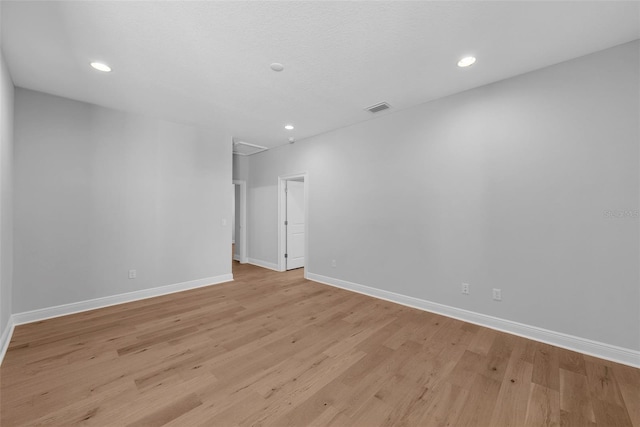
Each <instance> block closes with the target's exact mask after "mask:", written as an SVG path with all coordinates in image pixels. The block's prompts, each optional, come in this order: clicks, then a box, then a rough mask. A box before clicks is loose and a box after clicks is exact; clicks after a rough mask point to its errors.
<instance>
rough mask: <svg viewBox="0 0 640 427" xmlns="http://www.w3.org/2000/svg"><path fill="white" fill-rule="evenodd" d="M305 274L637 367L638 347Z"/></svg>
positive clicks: (372, 294)
mask: <svg viewBox="0 0 640 427" xmlns="http://www.w3.org/2000/svg"><path fill="white" fill-rule="evenodd" d="M307 278H308V279H309V280H313V281H314V282H319V283H323V284H325V285H330V286H335V287H337V288H342V289H346V290H348V291H353V292H358V293H361V294H364V295H368V296H371V297H374V298H379V299H383V300H386V301H390V302H394V303H397V304H402V305H406V306H408V307H412V308H417V309H419V310H424V311H429V312H432V313H437V314H441V315H443V316H447V317H453V318H454V319H459V320H462V321H465V322H469V323H473V324H476V325H480V326H485V327H487V328H491V329H496V330H498V331H502V332H507V333H510V334H513V335H518V336H521V337H524V338H529V339H532V340H534V341H540V342H544V343H547V344H551V345H554V346H556V347H562V348H566V349H569V350H573V351H577V352H579V353H584V354H588V355H590V356H594V357H599V358H601V359H606V360H611V361H613V362H617V363H622V364H624V365H629V366H633V367H636V368H640V351H637V350H632V349H628V348H623V347H618V346H614V345H610V344H605V343H602V342H598V341H592V340H589V339H586V338H580V337H576V336H573V335H568V334H564V333H562V332H555V331H550V330H548V329H543V328H538V327H536V326H530V325H525V324H522V323H518V322H513V321H511V320H505V319H500V318H497V317H493V316H487V315H486V314H480V313H475V312H473V311H468V310H463V309H461V308H455V307H451V306H448V305H444V304H439V303H435V302H431V301H427V300H422V299H419V298H414V297H410V296H406V295H402V294H397V293H394V292H389V291H385V290H382V289H376V288H371V287H369V286H364V285H359V284H357V283H352V282H348V281H345V280H340V279H335V278H332V277H327V276H322V275H319V274H315V273H308V274H307Z"/></svg>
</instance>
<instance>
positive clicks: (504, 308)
mask: <svg viewBox="0 0 640 427" xmlns="http://www.w3.org/2000/svg"><path fill="white" fill-rule="evenodd" d="M639 50H640V42H638V41H635V42H632V43H628V44H625V45H621V46H618V47H615V48H612V49H608V50H605V51H601V52H598V53H595V54H592V55H588V56H585V57H581V58H578V59H575V60H571V61H567V62H564V63H560V64H557V65H554V66H551V67H548V68H544V69H540V70H537V71H534V72H531V73H527V74H524V75H521V76H518V77H515V78H511V79H508V80H504V81H501V82H497V83H494V84H491V85H487V86H483V87H479V88H476V89H473V90H469V91H466V92H463V93H460V94H457V95H454V96H450V97H446V98H443V99H439V100H436V101H433V102H429V103H426V104H423V105H421V106H418V107H415V108H411V109H407V110H403V111H399V112H395V113H393V114H388V115H385V116H382V117H380V118H377V119H374V120H370V121H367V122H364V123H360V124H356V125H353V126H350V127H347V128H343V129H338V130H335V131H332V132H329V133H326V134H323V135H319V136H316V137H313V138H309V139H307V140H304V141H300V142H296V143H295V144H292V145H288V144H287V145H283V146H281V147H278V148H276V149H271V150H269V151H266V152H263V153H259V154H256V155H253V156H250V157H249V158H248V159H249V160H248V161H249V170H250V175H249V184H248V199H249V200H248V209H249V215H248V221H249V248H248V249H249V257H250V258H252V259H255V260H259V261H260V262H263V263H271V264H277V261H278V260H277V241H278V236H277V209H278V207H277V200H278V198H277V180H278V176H279V175H285V174H293V173H298V172H302V171H307V172H308V173H309V209H310V211H309V221H310V224H309V235H308V239H309V248H310V255H311V256H310V257H309V259H308V263H307V266H308V267H307V268H308V271H309V272H311V273H314V274H319V275H322V276H325V277H330V278H335V279H340V280H345V281H349V282H353V283H357V284H361V285H366V286H370V287H374V288H378V289H382V290H387V291H391V292H395V293H399V294H403V295H407V296H412V297H415V298H420V299H424V300H427V301H432V302H436V303H441V304H445V305H448V306H453V307H457V308H461V309H466V310H470V311H473V312H476V313H482V314H486V315H490V316H495V317H498V318H502V319H507V320H511V321H515V322H520V323H523V324H527V325H532V326H536V327H540V328H545V329H548V330H552V331H557V332H562V333H566V334H570V335H573V336H577V337H582V338H586V339H590V340H595V341H599V342H603V343H607V344H610V345H616V346H620V347H625V348H628V349H634V350H638V349H640V288H639V286H638V283H640V277H639V268H638V259H639V257H640V253H639V239H638V237H639V235H640V227H639V220H638V209H639V203H638V199H639V181H640V179H639V147H638V145H639V144H638V141H639V136H640V135H639V115H640V110H639V106H638V103H639V93H640V92H639V82H638V75H639V74H640V72H639V71H640V70H639V53H638V52H639ZM469 72H473V70H472V69H470V70H469ZM389 101H392V100H389ZM391 104H393V102H391ZM332 260H336V267H332V266H331V262H332ZM462 282H465V283H469V284H470V285H471V293H470V295H462V294H461V289H460V288H461V283H462ZM492 288H500V289H501V290H502V301H501V302H496V301H493V300H492V292H491V290H492Z"/></svg>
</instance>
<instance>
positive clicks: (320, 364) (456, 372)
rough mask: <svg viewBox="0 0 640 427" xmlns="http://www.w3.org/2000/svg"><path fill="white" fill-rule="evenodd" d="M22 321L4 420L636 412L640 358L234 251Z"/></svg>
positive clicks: (636, 416) (631, 417)
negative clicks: (174, 287)
mask: <svg viewBox="0 0 640 427" xmlns="http://www.w3.org/2000/svg"><path fill="white" fill-rule="evenodd" d="M234 275H235V277H236V281H235V282H232V283H227V284H221V285H217V286H211V287H207V288H201V289H197V290H193V291H188V292H182V293H179V294H173V295H169V296H164V297H159V298H154V299H148V300H144V301H139V302H134V303H130V304H124V305H119V306H115V307H109V308H105V309H100V310H95V311H91V312H86V313H81V314H76V315H72V316H66V317H61V318H57V319H52V320H47V321H43V322H38V323H34V324H29V325H24V326H18V327H17V328H16V330H15V333H14V336H13V340H12V341H11V345H10V348H9V351H8V353H7V355H6V358H5V360H4V363H3V365H2V367H1V369H0V378H1V386H0V387H1V388H0V392H1V395H0V397H1V406H0V408H1V411H2V414H1V424H2V426H3V427H8V426H18V425H39V424H49V425H65V426H66V425H74V424H86V425H96V426H120V425H137V426H147V425H149V426H152V425H170V426H181V427H182V426H199V425H202V426H233V425H274V426H287V425H292V426H307V425H316V426H324V425H333V426H367V427H368V426H377V425H406V426H432V425H433V426H436V425H452V426H507V425H509V426H544V425H574V426H595V425H598V426H629V425H636V426H640V370H638V369H633V368H629V367H626V366H622V365H618V364H616V363H612V362H607V361H603V360H600V359H596V358H593V357H588V356H584V355H582V354H578V353H574V352H571V351H567V350H562V349H559V348H556V347H552V346H549V345H545V344H540V343H537V342H534V341H529V340H526V339H523V338H518V337H515V336H511V335H508V334H504V333H500V332H496V331H493V330H490V329H486V328H482V327H479V326H475V325H471V324H468V323H464V322H461V321H457V320H453V319H449V318H446V317H442V316H438V315H434V314H430V313H425V312H422V311H418V310H413V309H410V308H407V307H403V306H399V305H395V304H392V303H388V302H384V301H379V300H376V299H373V298H369V297H366V296H363V295H359V294H355V293H350V292H347V291H343V290H339V289H335V288H332V287H329V286H325V285H320V284H317V283H314V282H309V281H306V280H304V279H303V278H302V270H295V271H291V272H287V273H276V272H272V271H269V270H265V269H262V268H258V267H253V266H249V265H243V266H241V265H239V264H238V263H237V262H234Z"/></svg>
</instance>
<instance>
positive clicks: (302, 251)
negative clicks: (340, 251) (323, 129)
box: [278, 172, 309, 277]
mask: <svg viewBox="0 0 640 427" xmlns="http://www.w3.org/2000/svg"><path fill="white" fill-rule="evenodd" d="M278 199H279V203H278V235H279V239H278V254H279V257H278V269H279V270H280V271H287V270H293V269H296V268H304V276H305V277H306V276H307V269H306V268H305V267H306V262H307V259H308V258H309V244H308V240H309V220H308V217H309V202H308V201H309V178H308V175H307V173H306V172H304V173H299V174H293V175H285V176H280V177H278Z"/></svg>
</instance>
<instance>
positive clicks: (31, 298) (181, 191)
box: [13, 88, 232, 313]
mask: <svg viewBox="0 0 640 427" xmlns="http://www.w3.org/2000/svg"><path fill="white" fill-rule="evenodd" d="M230 158H231V137H230V135H227V134H226V133H225V132H222V131H215V130H208V129H200V128H195V127H191V126H186V125H181V124H177V123H172V122H168V121H163V120H156V119H152V118H147V117H144V116H140V115H135V114H129V113H125V112H121V111H116V110H111V109H107V108H102V107H99V106H95V105H90V104H86V103H83V102H77V101H73V100H70V99H65V98H60V97H57V96H52V95H47V94H44V93H39V92H34V91H30V90H26V89H21V88H18V89H16V103H15V264H14V266H15V270H14V283H15V286H14V298H13V303H14V312H16V313H18V312H25V311H29V310H34V309H39V308H45V307H51V306H56V305H61V304H66V303H72V302H78V301H85V300H90V299H93V298H98V297H104V296H111V295H117V294H121V293H126V292H132V291H138V290H143V289H149V288H154V287H159V286H164V285H171V284H177V283H183V282H187V281H191V280H197V279H205V278H214V277H218V276H221V275H226V274H230V273H231V260H230V259H229V240H230V237H231V230H230V228H231V203H230V201H231V190H232V188H231V185H230V183H231V162H230ZM224 222H226V224H228V225H223V223H224ZM131 269H135V270H136V271H137V278H135V279H129V278H128V272H129V270H131Z"/></svg>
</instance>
